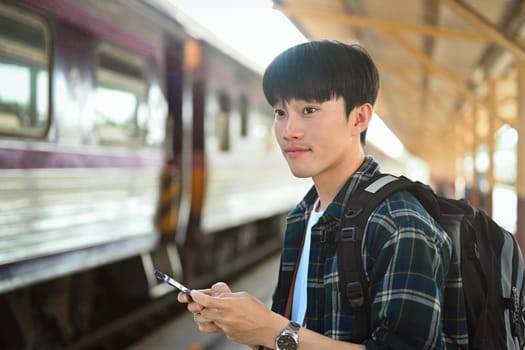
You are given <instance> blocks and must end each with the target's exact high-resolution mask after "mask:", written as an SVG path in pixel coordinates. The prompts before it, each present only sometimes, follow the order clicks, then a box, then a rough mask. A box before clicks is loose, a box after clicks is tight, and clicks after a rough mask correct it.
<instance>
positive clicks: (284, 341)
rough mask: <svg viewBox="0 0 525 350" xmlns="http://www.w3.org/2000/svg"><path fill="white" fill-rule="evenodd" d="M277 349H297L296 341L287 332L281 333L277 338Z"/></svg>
mask: <svg viewBox="0 0 525 350" xmlns="http://www.w3.org/2000/svg"><path fill="white" fill-rule="evenodd" d="M277 349H279V350H296V349H297V342H296V341H295V339H294V338H293V337H292V336H291V335H289V334H284V335H281V336H280V337H279V338H278V339H277Z"/></svg>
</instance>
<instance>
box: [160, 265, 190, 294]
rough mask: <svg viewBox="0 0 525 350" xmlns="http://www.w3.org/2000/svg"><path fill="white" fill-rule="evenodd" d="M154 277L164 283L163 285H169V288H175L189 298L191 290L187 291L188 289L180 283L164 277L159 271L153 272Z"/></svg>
mask: <svg viewBox="0 0 525 350" xmlns="http://www.w3.org/2000/svg"><path fill="white" fill-rule="evenodd" d="M155 277H157V278H158V279H159V280H161V281H162V282H165V283H167V284H169V285H170V286H172V287H175V288H177V289H178V290H180V291H181V292H183V293H184V294H187V295H190V296H191V289H189V288H188V287H186V286H184V285H183V284H182V283H180V282H177V281H175V280H174V279H173V278H171V277H170V276H168V275H166V274H165V273H164V272H160V271H159V270H155Z"/></svg>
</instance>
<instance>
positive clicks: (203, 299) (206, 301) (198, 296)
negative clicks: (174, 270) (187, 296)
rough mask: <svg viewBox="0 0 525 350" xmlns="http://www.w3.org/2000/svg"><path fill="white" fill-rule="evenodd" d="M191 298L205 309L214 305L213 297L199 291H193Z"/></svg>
mask: <svg viewBox="0 0 525 350" xmlns="http://www.w3.org/2000/svg"><path fill="white" fill-rule="evenodd" d="M191 298H192V299H193V301H195V302H196V303H198V304H200V305H202V306H204V307H211V306H212V304H213V297H211V296H209V295H207V294H205V293H203V292H201V291H198V290H192V291H191Z"/></svg>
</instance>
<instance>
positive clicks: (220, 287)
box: [211, 282, 231, 296]
mask: <svg viewBox="0 0 525 350" xmlns="http://www.w3.org/2000/svg"><path fill="white" fill-rule="evenodd" d="M222 293H231V289H230V287H229V286H228V285H227V284H226V283H224V282H217V283H215V284H214V285H213V286H211V295H214V296H215V295H220V294H222Z"/></svg>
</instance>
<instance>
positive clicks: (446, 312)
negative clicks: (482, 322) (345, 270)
mask: <svg viewBox="0 0 525 350" xmlns="http://www.w3.org/2000/svg"><path fill="white" fill-rule="evenodd" d="M378 172H379V166H378V164H377V163H376V162H375V161H374V160H373V159H372V158H371V157H366V159H365V161H364V163H363V164H362V165H361V167H360V168H359V169H358V170H357V171H356V172H355V173H354V174H353V175H352V176H351V177H350V179H349V180H348V181H347V183H346V184H345V185H344V186H343V188H342V189H341V191H340V192H339V193H338V194H337V196H336V197H335V199H334V201H333V202H332V203H331V204H330V205H329V206H328V207H327V208H326V211H325V213H324V215H323V216H322V217H321V218H320V219H319V222H318V223H317V224H316V225H315V226H314V228H313V229H312V237H311V239H312V241H311V248H310V249H311V250H310V259H309V267H308V285H307V290H308V296H307V299H308V306H307V311H306V317H305V327H306V328H308V329H311V330H314V331H316V332H318V333H321V334H324V335H325V336H328V337H331V338H333V339H337V340H342V341H349V339H350V336H351V334H352V320H353V319H352V311H351V309H350V308H349V307H348V306H347V303H341V294H340V292H339V275H338V271H337V270H338V268H337V257H336V248H335V246H334V245H330V244H326V243H322V242H321V233H322V232H323V231H328V230H332V231H334V232H337V231H338V230H340V224H339V222H340V217H341V210H342V203H343V201H344V200H345V198H348V197H349V196H350V195H351V194H352V193H353V192H355V190H356V188H357V187H358V186H359V185H360V184H361V183H363V182H364V181H366V180H368V179H369V178H371V177H372V176H373V175H374V174H376V173H378ZM316 197H317V193H316V191H315V188H312V189H311V190H310V191H309V192H308V193H307V195H306V196H305V197H304V199H303V200H302V201H301V202H300V203H299V204H298V206H297V207H296V208H295V209H294V210H292V211H291V212H290V214H289V215H288V218H287V228H286V234H285V238H284V245H283V251H282V256H281V266H280V273H279V281H278V284H277V288H276V291H275V294H274V303H273V306H272V309H273V310H274V311H276V312H278V313H280V314H284V310H285V308H286V302H287V299H288V295H289V291H290V287H291V285H292V278H293V273H294V270H295V267H296V266H295V265H296V262H297V261H298V254H299V249H300V245H301V242H302V239H303V236H304V233H305V228H306V224H307V221H308V215H309V212H310V211H311V210H312V206H313V204H314V202H315V199H316ZM362 259H363V266H364V270H365V271H366V275H367V278H368V280H369V282H370V289H369V291H370V300H371V301H372V302H371V324H372V327H371V329H372V334H371V337H370V339H367V340H365V341H364V343H363V344H364V345H365V346H366V348H367V349H403V350H407V349H461V348H465V349H466V348H467V342H468V336H467V322H466V313H465V303H464V300H463V287H462V280H461V276H460V272H459V262H458V259H457V255H456V253H455V250H454V249H453V247H452V242H451V240H450V239H449V237H448V236H447V234H446V233H445V232H444V231H443V230H442V229H441V227H440V226H439V224H437V223H436V222H435V221H434V220H433V219H432V218H431V217H430V216H429V214H428V213H427V212H426V211H425V210H424V209H423V207H422V206H421V205H420V204H419V202H418V201H417V200H416V199H415V198H414V197H413V196H412V195H410V194H409V193H408V192H399V193H395V194H393V195H391V196H390V197H389V198H387V199H386V200H385V201H384V202H383V203H382V204H380V205H379V207H378V208H377V209H376V210H375V211H374V212H373V213H372V215H371V216H370V218H369V219H368V223H367V226H366V228H365V234H364V238H363V246H362Z"/></svg>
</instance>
